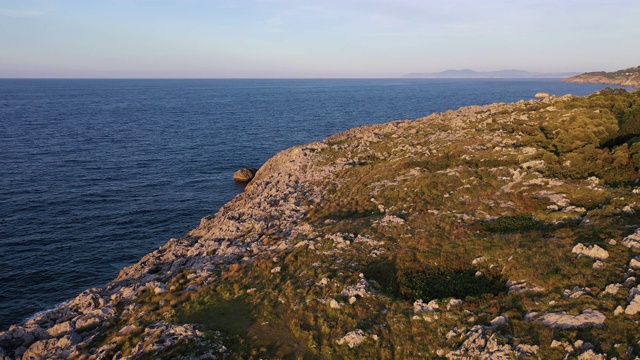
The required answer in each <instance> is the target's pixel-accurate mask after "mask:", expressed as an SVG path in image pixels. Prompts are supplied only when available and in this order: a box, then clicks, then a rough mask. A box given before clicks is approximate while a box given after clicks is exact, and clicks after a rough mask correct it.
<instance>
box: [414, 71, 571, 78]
mask: <svg viewBox="0 0 640 360" xmlns="http://www.w3.org/2000/svg"><path fill="white" fill-rule="evenodd" d="M578 74H579V73H578V72H562V73H544V72H530V71H525V70H499V71H475V70H471V69H464V70H445V71H441V72H435V73H409V74H405V75H404V76H403V77H407V78H421V79H533V78H546V79H553V78H566V77H570V76H575V75H578Z"/></svg>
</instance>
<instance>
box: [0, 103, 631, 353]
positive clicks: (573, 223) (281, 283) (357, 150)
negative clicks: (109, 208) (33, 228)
mask: <svg viewBox="0 0 640 360" xmlns="http://www.w3.org/2000/svg"><path fill="white" fill-rule="evenodd" d="M606 96H610V98H612V99H615V96H622V95H619V94H617V93H615V94H614V93H612V94H611V95H606ZM624 96H629V95H624ZM634 96H635V95H634ZM636 97H637V96H636ZM634 99H635V98H634ZM584 101H585V100H582V99H578V98H574V97H571V96H565V97H561V98H559V97H555V96H549V97H545V98H544V99H543V100H532V101H521V102H518V103H515V104H492V105H487V106H474V107H466V108H461V109H459V110H455V111H448V112H445V113H442V114H433V115H431V116H429V117H426V118H423V119H418V120H412V121H409V120H406V121H395V122H391V123H387V124H381V125H370V126H364V127H360V128H356V129H352V130H349V131H347V132H344V133H340V134H336V135H334V136H331V137H329V138H327V139H326V140H324V141H322V142H316V143H312V144H306V145H301V146H297V147H294V148H291V149H288V150H285V151H283V152H281V153H279V154H277V155H276V156H274V157H273V158H271V159H270V160H268V161H267V162H266V163H265V164H264V165H263V166H262V167H261V168H260V169H259V170H258V171H257V172H256V174H255V177H254V178H253V179H252V180H251V182H250V183H249V184H248V185H247V187H246V190H245V192H244V193H242V194H240V195H238V196H237V197H236V198H234V199H233V200H232V201H230V202H229V203H227V204H226V205H225V206H223V207H222V208H221V209H220V211H219V212H218V213H217V214H216V215H215V216H209V217H205V218H203V219H202V220H201V223H200V225H199V226H198V227H197V228H196V229H193V230H192V231H190V232H189V233H188V234H187V235H186V236H185V237H183V238H180V239H171V240H169V241H168V242H167V244H165V245H164V246H162V247H160V248H159V249H158V250H156V251H154V252H152V253H150V254H148V255H146V256H144V257H143V258H142V259H141V260H140V261H139V262H138V263H136V264H134V265H131V266H128V267H126V268H124V269H122V270H121V271H120V273H119V275H118V277H117V278H116V279H114V280H113V281H112V282H110V283H108V284H106V285H105V286H104V287H101V288H92V289H87V290H85V291H84V292H82V293H81V294H80V295H79V296H77V297H76V298H74V299H73V300H71V301H69V302H68V303H65V304H62V305H61V306H59V307H57V308H55V309H53V310H50V311H47V312H45V313H42V314H39V315H37V316H36V317H34V318H33V319H30V320H29V321H27V322H26V323H24V324H17V325H13V326H11V327H10V328H9V330H8V331H5V332H2V333H0V359H3V360H9V359H142V358H163V359H217V358H228V357H232V358H233V357H242V356H247V357H255V358H257V357H259V355H260V354H262V355H260V356H266V357H273V358H280V357H287V356H303V355H309V356H311V355H313V356H316V357H318V358H350V357H354V358H357V357H367V356H369V357H383V358H394V357H399V358H423V357H427V358H436V357H446V358H452V359H458V358H492V359H494V358H504V359H508V358H516V357H517V358H520V357H536V356H538V357H540V356H542V357H543V358H544V357H545V354H547V355H548V354H552V355H553V356H556V355H558V356H560V357H563V356H568V357H570V356H573V357H578V358H580V359H604V358H612V357H614V356H608V355H607V354H615V353H618V352H620V354H621V355H620V357H619V358H625V357H623V356H626V357H628V358H633V356H635V354H637V353H638V351H640V350H639V349H640V343H637V342H638V341H640V338H638V337H637V333H636V334H635V335H634V334H633V333H632V332H629V333H626V336H627V338H626V340H625V339H623V338H620V339H618V338H615V339H613V340H611V341H609V340H602V343H598V342H596V340H597V337H598V334H600V333H598V331H601V330H602V329H612V328H613V329H628V328H633V329H635V325H634V324H637V320H638V319H637V314H638V313H640V290H639V289H640V285H638V283H637V281H636V277H635V276H636V274H637V271H638V270H640V262H639V261H640V257H638V256H637V254H636V251H638V250H640V243H639V242H638V239H640V235H639V233H640V230H639V231H636V229H637V228H638V227H639V226H640V224H639V223H638V222H637V221H636V220H637V218H636V217H635V215H634V214H635V211H636V207H638V203H637V202H636V200H638V201H640V195H638V194H640V188H635V185H633V184H634V182H633V181H629V179H627V178H624V179H621V180H619V181H623V182H624V184H627V183H629V184H631V185H624V186H619V185H616V184H617V183H616V181H618V180H617V178H612V179H609V178H607V176H614V175H611V174H615V172H613V173H611V174H610V173H609V172H603V173H602V174H601V175H597V174H596V175H593V174H595V172H594V170H588V171H586V172H585V175H582V173H581V172H579V171H581V170H580V168H579V167H578V164H579V163H580V161H579V160H580V158H579V157H578V156H582V155H580V154H582V151H591V152H594V151H596V148H592V147H590V146H591V145H589V142H592V141H596V142H597V141H600V140H597V136H600V137H602V138H603V139H604V136H605V135H606V136H615V131H617V130H616V129H614V127H615V126H616V125H615V124H617V123H616V119H615V117H614V116H613V115H611V116H610V114H608V113H606V111H608V110H606V106H604V105H603V106H604V107H602V108H595V110H594V108H590V107H589V106H590V105H581V104H582V102H584ZM634 101H635V100H634ZM600 117H602V119H601V118H600ZM580 121H586V123H585V125H584V126H582V125H579V124H580V123H579V122H580ZM567 124H571V126H568V125H567ZM575 124H578V125H575ZM591 127H593V134H596V135H589V134H591V133H589V134H587V135H584V134H583V133H582V132H581V131H584V130H585V129H587V128H588V129H591ZM569 128H571V129H573V128H575V130H568V129H569ZM571 131H575V132H576V133H579V134H580V135H579V136H577V137H576V139H577V140H574V139H572V138H570V137H568V135H567V134H572V133H571ZM589 131H591V130H589ZM607 134H608V135H607ZM545 136H546V138H545ZM594 137H595V139H596V140H594ZM580 141H581V142H580ZM602 141H604V140H602ZM579 142H580V143H579ZM623 145H624V146H623ZM616 146H623V147H624V149H627V150H625V151H628V152H631V151H632V150H629V149H636V147H634V145H633V144H631V145H628V144H626V143H625V144H622V145H621V144H617V145H616ZM584 149H587V150H584ZM611 149H612V150H606V149H603V150H602V154H603V155H602V156H607V154H608V153H609V152H611V153H613V154H618V155H616V156H618V158H616V159H619V160H616V161H617V162H615V164H621V162H622V161H623V160H624V159H623V158H622V150H623V149H622V148H615V149H614V148H613V147H612V148H611ZM597 151H600V150H597ZM633 151H635V150H633ZM598 154H600V153H598ZM589 156H590V157H591V158H593V157H594V156H595V155H593V153H589ZM599 156H600V155H599ZM629 156H630V157H632V154H631V155H629ZM606 159H608V158H606ZM598 161H599V160H598ZM607 161H608V160H607ZM556 163H557V164H558V165H556ZM606 164H608V163H606ZM606 164H605V163H601V164H600V165H599V166H600V168H602V169H604V168H606V166H609V165H606ZM611 164H614V161H613V160H611ZM611 166H613V165H611ZM616 166H618V165H616ZM621 166H622V165H621ZM624 166H627V168H628V167H629V166H631V165H624ZM568 169H574V170H572V171H573V172H569V170H568ZM563 171H566V173H565V172H563ZM631 174H633V172H631ZM598 176H600V178H598ZM620 176H622V175H620ZM630 176H633V175H630ZM634 181H636V182H637V179H634ZM425 184H427V185H426V187H425ZM610 184H613V185H610ZM609 193H610V194H611V195H607V196H603V194H609ZM592 198H598V199H601V200H598V201H600V203H595V204H592V202H591V200H590V199H592ZM639 210H640V209H639ZM523 213H525V214H532V215H528V216H523V215H522V214H523ZM611 219H614V220H611ZM611 221H613V222H611ZM617 223H619V224H620V226H619V227H617V225H612V224H617ZM592 224H598V225H592ZM603 224H604V225H603ZM596 226H597V227H602V228H603V229H605V230H606V231H603V232H602V234H601V233H599V232H596V230H593V229H596ZM606 226H609V227H610V229H608V230H607V229H606ZM514 229H515V230H514ZM516 230H517V231H516ZM528 241H529V242H531V241H537V242H539V244H540V245H534V246H530V245H528ZM596 246H597V247H596ZM450 247H451V248H450ZM512 247H513V248H512ZM536 251H543V252H542V253H540V255H533V254H534V253H535V252H536ZM544 251H547V253H545V252H544ZM423 254H424V255H423ZM526 254H529V255H526ZM403 256H404V257H406V259H407V260H404V259H405V258H403ZM535 256H539V258H535ZM530 257H533V259H530ZM434 259H435V260H434ZM554 259H558V260H557V261H558V262H557V263H549V264H547V265H545V266H543V267H539V266H540V264H541V263H545V262H552V261H556V260H554ZM443 262H444V263H443ZM420 263H421V264H422V265H420V267H418V266H417V264H420ZM434 263H435V264H434ZM447 263H451V264H458V265H455V267H453V268H451V269H452V270H446V269H449V268H448V267H447ZM565 263H566V264H568V265H566V268H565V267H562V266H564V265H563V264H565ZM432 269H435V271H436V274H439V275H438V276H444V277H449V278H451V279H457V280H450V281H447V282H446V283H445V284H444V285H443V284H437V282H438V281H439V280H437V279H438V278H437V277H429V276H431V275H429V274H431V273H430V271H432ZM442 269H445V270H446V271H449V272H446V271H445V270H442ZM549 269H552V270H553V271H555V272H556V273H558V274H561V275H555V274H548V273H546V272H547V271H549ZM576 269H579V272H578V273H575V272H576V271H577V270H576ZM403 271H404V272H403ZM416 271H418V272H416ZM536 271H537V272H538V273H537V272H536ZM394 272H397V273H398V274H399V275H398V277H397V278H394V279H392V280H390V281H389V280H388V275H395V273H394ZM565 272H566V273H567V274H569V273H570V274H573V275H571V276H575V279H572V278H571V277H570V276H568V275H565ZM392 273H394V274H392ZM414 274H417V275H414ZM469 274H470V275H469ZM418 275H419V276H420V277H419V278H418V277H416V279H427V285H429V286H428V287H427V288H424V287H421V286H423V285H424V283H423V282H422V281H423V280H419V281H418V280H413V279H414V278H412V276H418ZM455 281H459V282H460V284H461V285H460V286H461V287H462V290H461V291H462V292H460V289H459V287H458V286H456V287H448V286H449V285H451V283H454V282H455ZM398 283H399V284H400V285H401V286H405V287H401V288H397V284H398ZM478 284H483V285H481V286H480V285H478ZM496 284H497V285H496ZM436 286H439V287H442V286H444V289H443V290H442V291H441V292H440V293H433V294H432V295H429V294H430V293H429V291H432V289H433V288H434V287H436ZM443 294H444V295H443ZM464 295H467V296H464ZM456 297H459V298H456ZM218 298H224V299H225V300H224V301H225V302H221V303H217V302H216V301H218V300H216V299H218ZM253 299H255V300H253ZM423 299H424V300H425V301H424V302H423V301H422V300H423ZM233 301H239V302H240V303H239V304H240V305H242V306H240V308H241V309H246V311H247V314H249V313H250V312H251V314H252V315H247V316H248V317H249V316H251V318H252V319H254V318H255V321H253V322H252V323H251V324H249V325H247V329H244V328H243V329H242V330H234V329H236V327H233V326H231V327H228V328H224V327H222V326H221V327H220V328H219V329H218V328H217V327H216V326H215V323H216V321H220V322H223V321H226V320H225V319H227V318H226V317H228V316H229V314H227V313H225V312H224V311H218V310H217V309H218V308H219V307H223V305H224V306H227V305H228V304H235V303H233ZM213 303H215V304H216V307H213V306H212V305H211V304H213ZM220 304H222V305H220ZM505 304H509V305H505ZM260 306H264V307H260ZM254 308H255V309H261V310H259V311H258V310H252V309H254ZM192 309H195V310H193V311H192ZM445 309H446V310H445ZM189 311H191V312H189ZM271 311H273V314H271V313H270V312H271ZM185 314H186V315H185ZM189 314H196V315H189ZM208 314H213V315H211V316H213V320H207V316H209V315H208ZM307 316H311V317H310V318H307ZM285 318H286V319H287V320H282V319H285ZM193 319H197V320H198V321H191V320H193ZM257 319H260V320H259V321H258V320H257ZM326 319H329V320H326ZM211 323H213V324H214V325H211ZM325 323H327V324H328V325H325ZM207 324H209V325H207ZM261 326H262V327H261ZM266 327H271V328H270V329H271V330H270V331H271V332H273V333H274V334H277V339H276V340H273V339H272V338H266V340H263V338H262V336H265V335H264V334H265V333H269V331H267V330H260V329H263V328H266ZM229 329H231V330H229ZM255 329H258V330H255ZM576 329H579V330H580V331H577V330H576ZM234 331H235V332H236V333H237V334H240V335H239V337H240V339H241V341H240V343H244V341H245V340H246V339H248V340H246V341H249V340H251V339H253V340H252V341H254V342H255V344H256V345H255V346H254V345H251V346H254V348H251V349H252V350H246V349H245V348H243V347H242V346H247V345H237V343H238V341H236V340H237V338H235V339H236V340H234V338H233V337H232V336H230V334H231V333H233V332H234ZM252 331H253V332H252ZM602 331H604V330H602ZM591 332H593V333H591ZM616 332H623V330H616ZM252 334H255V335H252ZM584 334H591V335H589V336H583V335H584ZM425 338H428V339H430V340H429V341H423V340H420V339H425ZM287 339H288V340H287ZM260 341H264V342H263V343H261V342H260ZM234 344H235V345H234ZM396 347H397V348H396ZM414 347H415V348H414ZM618 348H620V349H619V350H618ZM233 349H239V350H238V351H246V353H241V355H238V354H237V353H234V350H233ZM269 351H270V352H269ZM242 354H244V355H242ZM252 354H254V355H252ZM256 354H257V355H256ZM622 354H625V355H622Z"/></svg>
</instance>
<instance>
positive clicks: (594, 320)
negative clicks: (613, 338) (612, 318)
mask: <svg viewBox="0 0 640 360" xmlns="http://www.w3.org/2000/svg"><path fill="white" fill-rule="evenodd" d="M606 319H607V318H606V316H604V314H602V313H601V312H600V311H598V310H591V309H586V310H584V311H583V312H582V313H581V314H580V315H571V314H567V313H565V312H558V313H545V314H542V315H541V316H540V317H539V318H538V321H540V322H542V324H544V325H545V326H548V327H550V328H560V329H571V328H584V327H592V326H593V327H602V326H604V321H605V320H606Z"/></svg>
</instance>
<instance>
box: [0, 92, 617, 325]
mask: <svg viewBox="0 0 640 360" xmlns="http://www.w3.org/2000/svg"><path fill="white" fill-rule="evenodd" d="M604 87H605V86H603V85H586V84H569V83H562V82H560V81H559V80H549V79H545V80H538V79H536V80H482V79H477V80H434V79H380V80H378V79H376V80H337V79H336V80H11V79H4V80H2V79H0V331H2V330H5V329H6V328H8V326H9V325H11V324H13V323H17V322H20V321H24V320H25V319H26V318H28V317H29V316H31V315H33V314H34V313H36V312H38V311H42V310H45V309H48V308H51V307H53V306H55V305H57V304H59V303H61V302H63V301H65V300H68V299H70V298H73V297H74V296H76V295H77V294H78V293H80V292H81V291H82V290H84V289H86V288H89V287H96V286H102V285H104V284H105V283H106V282H108V281H109V280H111V279H113V278H114V277H115V276H116V275H117V274H118V271H119V269H120V268H122V267H124V266H126V265H129V264H132V263H134V262H136V261H137V260H139V259H140V258H141V257H142V256H143V255H145V254H146V253H148V252H150V251H152V250H154V249H156V248H158V247H159V246H161V245H163V244H164V243H165V242H166V241H167V240H168V239H170V238H172V237H180V236H183V235H185V234H186V233H187V232H188V231H189V230H190V229H192V228H194V227H196V226H197V225H198V224H199V221H200V218H202V217H204V216H206V215H209V214H214V213H216V212H217V210H218V209H219V208H220V207H221V206H222V205H223V204H224V203H226V202H227V201H229V200H231V199H232V198H233V197H234V196H235V195H237V194H238V193H240V192H241V191H242V188H241V187H239V186H237V185H236V184H235V183H234V182H233V180H232V175H233V173H234V172H235V171H236V170H237V169H239V168H241V167H259V166H260V165H261V164H262V163H263V162H264V161H265V160H267V159H268V158H269V157H271V156H273V155H274V154H276V153H277V152H279V151H281V150H283V149H286V148H288V147H291V146H294V145H298V144H302V143H307V142H312V141H317V140H322V139H323V138H325V137H327V136H329V135H331V134H334V133H336V132H340V131H343V130H347V129H349V128H352V127H355V126H359V125H365V124H373V123H382V122H388V121H391V120H397V119H414V118H418V117H423V116H427V115H429V114H431V113H433V112H440V111H445V110H448V109H457V108H459V107H461V106H466V105H474V104H488V103H493V102H513V101H518V100H521V99H532V98H533V96H534V95H535V93H536V92H539V91H545V92H550V93H552V94H556V95H563V94H567V93H571V94H574V95H586V94H589V93H591V92H594V91H597V90H600V89H602V88H604Z"/></svg>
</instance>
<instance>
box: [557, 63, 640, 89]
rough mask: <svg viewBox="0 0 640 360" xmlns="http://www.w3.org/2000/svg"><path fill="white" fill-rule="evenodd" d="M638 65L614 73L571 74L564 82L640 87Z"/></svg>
mask: <svg viewBox="0 0 640 360" xmlns="http://www.w3.org/2000/svg"><path fill="white" fill-rule="evenodd" d="M638 69H639V68H638V67H635V68H631V69H626V70H620V71H617V72H614V73H606V72H592V73H584V74H580V75H576V76H571V77H569V78H566V79H564V80H563V81H564V82H572V83H580V84H611V85H618V86H624V87H631V88H636V89H640V72H638Z"/></svg>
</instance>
